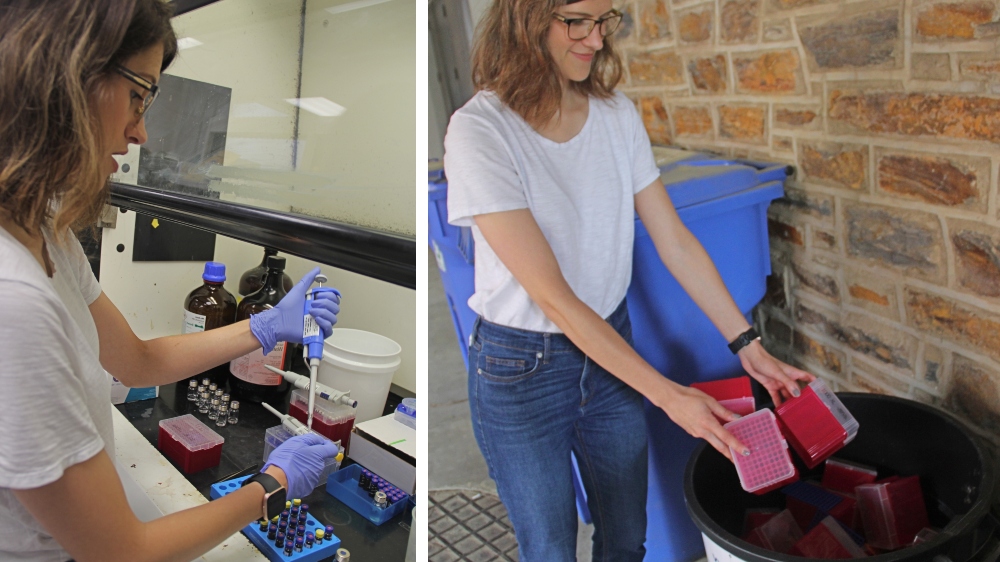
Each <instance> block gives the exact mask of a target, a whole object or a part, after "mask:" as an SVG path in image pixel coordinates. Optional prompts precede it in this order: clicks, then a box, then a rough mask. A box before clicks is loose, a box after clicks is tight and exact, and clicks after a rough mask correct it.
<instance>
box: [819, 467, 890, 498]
mask: <svg viewBox="0 0 1000 562" xmlns="http://www.w3.org/2000/svg"><path fill="white" fill-rule="evenodd" d="M876 478H878V471H877V470H875V469H874V468H872V467H870V466H864V465H860V464H855V463H851V462H847V461H842V460H838V459H827V461H826V466H824V467H823V482H822V484H823V487H824V488H826V489H828V490H833V491H835V492H840V493H842V494H847V495H849V496H854V488H856V487H858V486H861V485H862V484H871V483H872V482H875V479H876Z"/></svg>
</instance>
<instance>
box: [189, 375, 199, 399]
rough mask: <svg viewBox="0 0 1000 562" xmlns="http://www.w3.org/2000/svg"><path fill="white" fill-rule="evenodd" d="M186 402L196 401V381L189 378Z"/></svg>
mask: <svg viewBox="0 0 1000 562" xmlns="http://www.w3.org/2000/svg"><path fill="white" fill-rule="evenodd" d="M187 399H188V402H197V401H198V381H196V380H194V379H191V380H189V381H188V394H187Z"/></svg>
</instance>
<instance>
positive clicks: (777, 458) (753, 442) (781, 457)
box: [723, 409, 799, 495]
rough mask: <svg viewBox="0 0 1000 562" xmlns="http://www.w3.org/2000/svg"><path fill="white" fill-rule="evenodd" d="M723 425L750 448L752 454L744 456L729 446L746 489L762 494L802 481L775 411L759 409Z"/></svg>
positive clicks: (737, 471)
mask: <svg viewBox="0 0 1000 562" xmlns="http://www.w3.org/2000/svg"><path fill="white" fill-rule="evenodd" d="M723 427H725V428H726V429H727V430H729V432H730V433H732V434H733V436H735V437H736V438H737V439H738V440H739V441H740V443H743V445H744V446H745V447H747V448H748V449H750V454H749V455H747V456H744V455H743V454H742V453H741V452H740V451H736V450H734V449H733V448H732V447H730V448H729V452H730V454H731V455H732V456H733V462H734V464H735V465H736V473H737V474H738V475H739V477H740V485H741V486H743V489H744V490H746V491H748V492H753V493H754V494H758V495H761V494H766V493H767V492H770V491H771V490H775V489H777V488H779V487H781V486H784V485H785V484H788V483H791V482H794V481H796V480H798V478H799V472H798V470H797V469H796V468H795V465H794V464H792V457H791V455H789V454H788V443H787V442H786V441H785V439H784V438H783V437H782V435H781V431H780V430H779V429H778V422H777V419H776V418H775V417H774V413H773V412H771V410H766V409H765V410H759V411H757V412H754V413H752V414H750V415H748V416H744V417H742V418H740V419H738V420H735V421H731V422H729V423H727V424H726V425H724V426H723Z"/></svg>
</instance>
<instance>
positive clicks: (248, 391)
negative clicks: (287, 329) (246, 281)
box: [229, 256, 291, 408]
mask: <svg viewBox="0 0 1000 562" xmlns="http://www.w3.org/2000/svg"><path fill="white" fill-rule="evenodd" d="M265 262H266V264H267V274H266V275H264V286H263V287H261V288H260V290H258V291H257V292H255V293H253V294H251V295H249V296H247V297H246V298H244V299H243V300H242V301H241V302H240V304H239V306H238V307H237V310H236V321H237V322H239V321H241V320H246V319H247V318H250V315H252V314H257V313H260V312H263V311H265V310H267V309H269V308H274V306H275V305H276V304H278V302H279V301H281V299H282V297H284V296H285V293H286V291H285V287H284V284H283V283H282V275H283V274H284V270H285V258H279V257H277V256H268V257H267V258H266V259H265ZM290 359H291V353H290V351H289V349H288V343H287V342H278V344H277V345H276V346H275V347H274V349H273V350H271V353H268V354H267V355H264V352H263V350H262V349H257V350H254V351H251V352H250V353H248V354H246V355H244V356H243V357H238V358H236V359H233V360H232V361H230V362H229V389H230V391H231V393H232V395H233V398H237V399H239V400H249V401H251V402H267V403H268V404H271V405H272V406H274V407H276V408H280V407H281V406H282V402H283V401H284V398H285V393H286V392H288V383H287V382H285V379H283V378H282V377H281V375H278V374H276V373H272V372H271V371H270V370H268V369H267V368H266V367H265V366H264V365H271V366H274V367H277V368H279V369H283V370H287V369H288V366H289V360H290Z"/></svg>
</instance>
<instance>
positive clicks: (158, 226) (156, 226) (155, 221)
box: [153, 219, 160, 228]
mask: <svg viewBox="0 0 1000 562" xmlns="http://www.w3.org/2000/svg"><path fill="white" fill-rule="evenodd" d="M153 228H160V221H158V220H156V219H153Z"/></svg>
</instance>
